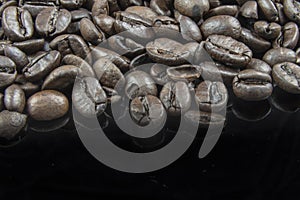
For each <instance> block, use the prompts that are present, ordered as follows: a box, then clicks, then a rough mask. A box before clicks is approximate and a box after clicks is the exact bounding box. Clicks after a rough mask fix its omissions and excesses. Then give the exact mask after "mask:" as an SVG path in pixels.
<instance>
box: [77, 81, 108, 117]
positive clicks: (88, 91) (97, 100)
mask: <svg viewBox="0 0 300 200" xmlns="http://www.w3.org/2000/svg"><path fill="white" fill-rule="evenodd" d="M72 101H73V105H74V107H75V108H76V110H77V111H78V112H79V113H80V114H81V115H83V116H84V117H87V118H90V117H95V116H99V115H101V114H102V113H103V112H104V111H105V109H106V106H107V96H106V94H105V92H104V90H103V88H102V87H101V85H100V83H99V81H98V80H97V79H96V78H92V77H86V78H82V79H77V80H76V81H75V85H74V89H73V93H72Z"/></svg>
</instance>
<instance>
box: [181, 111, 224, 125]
mask: <svg viewBox="0 0 300 200" xmlns="http://www.w3.org/2000/svg"><path fill="white" fill-rule="evenodd" d="M184 118H185V120H186V121H187V122H188V123H192V124H194V125H196V126H198V125H199V127H201V128H208V127H212V128H215V127H218V126H221V125H222V124H224V122H225V120H226V118H225V117H224V116H222V115H220V114H217V113H208V112H200V111H197V110H190V111H188V112H187V113H185V115H184Z"/></svg>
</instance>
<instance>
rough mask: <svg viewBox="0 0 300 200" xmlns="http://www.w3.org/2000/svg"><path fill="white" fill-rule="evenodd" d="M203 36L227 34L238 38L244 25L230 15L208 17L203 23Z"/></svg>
mask: <svg viewBox="0 0 300 200" xmlns="http://www.w3.org/2000/svg"><path fill="white" fill-rule="evenodd" d="M201 31H202V33H203V36H204V37H205V38H207V37H208V36H210V35H226V36H231V37H233V38H236V39H238V38H239V37H240V35H241V31H242V27H241V24H240V22H239V21H238V20H237V19H236V18H234V17H232V16H229V15H218V16H213V17H211V18H208V19H207V20H205V21H204V22H203V24H202V25H201Z"/></svg>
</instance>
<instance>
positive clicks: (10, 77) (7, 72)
mask: <svg viewBox="0 0 300 200" xmlns="http://www.w3.org/2000/svg"><path fill="white" fill-rule="evenodd" d="M16 78H17V69H16V64H15V63H14V62H13V61H12V60H11V59H9V58H8V57H5V56H1V55H0V88H4V87H6V86H8V85H10V84H12V83H13V82H14V81H15V79H16Z"/></svg>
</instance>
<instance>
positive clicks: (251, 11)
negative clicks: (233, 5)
mask: <svg viewBox="0 0 300 200" xmlns="http://www.w3.org/2000/svg"><path fill="white" fill-rule="evenodd" d="M240 15H241V16H243V17H245V18H250V19H258V8H257V2H256V1H247V2H245V3H244V4H243V6H242V7H241V9H240Z"/></svg>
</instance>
